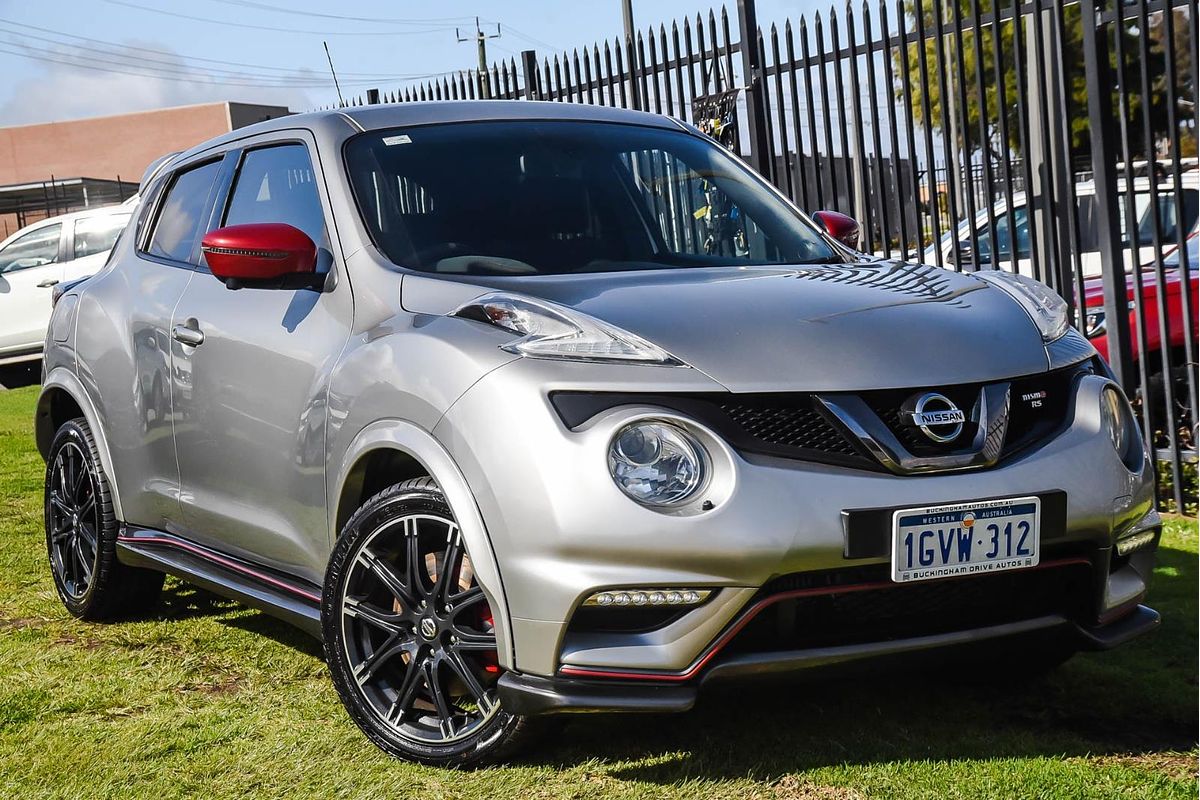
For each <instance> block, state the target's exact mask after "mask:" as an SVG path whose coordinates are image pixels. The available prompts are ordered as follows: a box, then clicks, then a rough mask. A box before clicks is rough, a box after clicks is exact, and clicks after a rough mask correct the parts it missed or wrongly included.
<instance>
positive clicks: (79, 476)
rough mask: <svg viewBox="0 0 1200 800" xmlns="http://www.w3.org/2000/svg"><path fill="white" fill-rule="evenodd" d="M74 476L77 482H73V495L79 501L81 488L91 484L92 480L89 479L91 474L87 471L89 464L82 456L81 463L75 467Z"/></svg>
mask: <svg viewBox="0 0 1200 800" xmlns="http://www.w3.org/2000/svg"><path fill="white" fill-rule="evenodd" d="M74 477H75V482H74V483H73V484H71V497H73V498H75V500H76V501H77V502H78V500H79V496H80V495H79V493H80V490H82V489H83V488H84V487H85V486H90V485H91V480H89V477H90V476H89V475H88V471H87V465H86V464H84V463H83V459H82V458H80V459H79V463H78V464H77V465H76V467H75V476H74Z"/></svg>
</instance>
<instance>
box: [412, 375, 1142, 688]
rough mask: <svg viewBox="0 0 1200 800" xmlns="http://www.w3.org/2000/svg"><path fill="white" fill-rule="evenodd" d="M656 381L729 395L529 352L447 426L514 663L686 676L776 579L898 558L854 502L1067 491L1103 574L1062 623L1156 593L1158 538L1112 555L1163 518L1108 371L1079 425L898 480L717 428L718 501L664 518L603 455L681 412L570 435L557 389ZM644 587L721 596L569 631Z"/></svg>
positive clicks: (1077, 530)
mask: <svg viewBox="0 0 1200 800" xmlns="http://www.w3.org/2000/svg"><path fill="white" fill-rule="evenodd" d="M649 378H653V380H654V381H655V391H658V392H717V391H721V390H722V387H721V386H719V385H718V384H716V383H714V382H713V381H711V380H710V379H708V378H707V377H706V376H704V375H703V374H702V373H700V372H698V371H696V370H688V369H676V370H671V369H656V368H647V367H638V366H616V365H604V366H594V365H587V364H572V363H556V362H547V361H537V360H533V359H519V360H517V361H514V362H512V363H510V364H508V365H505V366H503V367H501V368H499V369H496V370H494V371H493V372H491V373H489V374H488V375H487V376H485V377H484V378H483V379H481V380H480V381H479V382H478V383H477V384H475V385H474V386H473V387H472V389H471V390H469V391H468V392H467V393H466V394H465V395H464V396H463V397H462V398H461V399H460V400H459V401H458V402H456V403H455V405H454V406H453V407H452V408H451V409H450V410H449V411H448V412H447V413H446V415H445V416H444V417H443V419H442V420H441V421H440V422H439V424H438V425H437V427H436V428H435V430H434V433H435V435H436V436H437V437H438V438H439V440H441V441H442V442H443V443H444V444H445V446H446V447H447V449H448V450H449V451H450V453H451V454H452V455H453V457H454V458H455V460H456V462H457V463H458V465H459V467H460V468H461V470H462V472H463V474H464V477H465V478H466V479H467V482H468V483H469V484H470V486H471V488H472V491H473V492H474V495H475V499H476V502H477V504H478V506H479V510H480V512H481V514H482V516H483V519H484V521H485V523H486V525H487V528H488V534H489V536H490V538H491V542H492V546H493V548H494V551H495V553H496V558H497V562H498V563H499V565H500V572H501V575H502V579H503V596H504V598H505V600H506V602H507V605H508V611H509V615H510V620H511V626H512V639H513V644H514V649H513V653H512V654H511V656H510V658H509V659H508V661H507V663H505V664H503V666H504V667H506V668H507V669H508V670H511V671H513V672H516V673H520V674H521V675H524V676H534V677H541V678H548V679H554V680H560V679H562V678H564V677H566V676H568V675H570V674H571V673H572V672H574V673H576V674H577V675H578V674H587V675H590V676H594V677H601V676H603V675H604V674H605V673H608V674H611V675H615V676H621V675H627V674H630V673H647V674H649V675H650V676H660V677H661V676H663V675H679V674H684V673H687V672H688V671H689V670H690V669H692V668H693V667H694V666H695V664H696V663H697V661H698V659H700V658H702V657H703V655H704V654H705V653H706V652H707V651H708V650H710V649H711V646H712V644H713V642H714V641H716V640H717V639H718V638H719V637H720V636H721V635H722V634H723V632H725V631H727V630H728V629H729V626H730V625H731V624H733V622H734V620H735V619H736V618H738V616H739V614H741V613H743V612H744V611H745V609H746V608H747V605H748V604H750V603H752V602H754V601H756V594H757V593H758V592H759V591H760V589H761V587H763V586H764V585H765V584H767V583H768V582H769V581H771V580H772V579H774V578H777V577H778V576H784V575H792V574H800V573H811V572H816V571H829V570H839V569H845V568H847V567H860V566H861V567H880V566H883V565H886V563H887V561H888V557H887V554H886V553H885V552H884V553H881V552H879V551H878V550H877V549H876V550H875V551H871V550H870V549H868V550H866V551H863V552H852V551H851V549H850V548H849V541H848V539H847V536H848V533H847V528H846V526H845V523H844V519H843V512H846V511H848V510H856V509H857V510H862V509H889V508H906V507H918V506H928V505H935V504H942V503H952V502H961V501H969V500H982V499H989V498H1000V497H1010V496H1023V495H1049V494H1053V495H1055V496H1061V497H1062V498H1064V505H1065V508H1064V510H1063V512H1062V514H1061V515H1059V517H1058V520H1057V521H1056V522H1055V523H1054V525H1053V526H1052V527H1047V524H1048V523H1044V525H1043V532H1042V541H1043V544H1044V549H1045V552H1047V553H1050V552H1054V553H1062V554H1074V555H1079V554H1082V555H1083V556H1084V557H1086V558H1087V559H1088V560H1089V563H1090V564H1091V567H1092V570H1093V576H1094V580H1093V581H1092V582H1091V585H1090V587H1089V588H1088V590H1087V591H1088V594H1089V600H1090V602H1091V612H1090V613H1089V615H1088V617H1087V618H1077V619H1072V620H1067V621H1066V622H1067V623H1069V624H1077V625H1082V626H1090V628H1095V627H1096V626H1100V625H1102V624H1106V623H1108V622H1110V621H1111V620H1112V619H1113V618H1114V616H1116V615H1118V614H1120V613H1123V612H1126V611H1128V610H1129V609H1130V608H1132V607H1133V605H1134V604H1136V602H1137V601H1139V600H1140V598H1141V597H1142V596H1143V595H1144V592H1145V587H1146V580H1147V578H1148V576H1149V573H1150V563H1151V561H1152V558H1153V556H1152V551H1153V546H1150V547H1147V548H1143V550H1141V551H1139V552H1140V555H1138V556H1137V557H1136V558H1133V559H1128V560H1127V561H1128V563H1126V561H1125V560H1121V559H1115V558H1114V555H1113V552H1114V551H1113V545H1114V542H1115V541H1116V540H1117V539H1118V538H1120V537H1123V536H1127V535H1129V534H1130V533H1132V532H1135V531H1138V530H1146V529H1149V528H1155V527H1156V526H1157V524H1158V521H1157V517H1156V516H1155V515H1154V514H1153V511H1152V507H1153V496H1152V493H1153V489H1152V486H1153V484H1152V480H1151V465H1150V464H1149V463H1146V464H1145V465H1144V467H1143V469H1142V471H1141V472H1140V473H1131V472H1130V471H1129V470H1128V469H1126V468H1125V466H1124V465H1123V464H1122V463H1121V461H1120V459H1119V458H1118V457H1117V455H1116V453H1115V452H1114V451H1113V448H1112V445H1111V444H1110V443H1109V441H1108V438H1107V436H1106V435H1104V434H1103V432H1102V430H1101V427H1100V413H1099V387H1098V385H1097V383H1096V382H1092V383H1089V384H1087V385H1086V386H1084V385H1081V388H1080V392H1079V394H1078V396H1077V398H1076V407H1075V409H1074V413H1073V418H1072V420H1071V422H1070V425H1069V426H1068V427H1067V428H1066V430H1064V431H1062V432H1061V433H1060V434H1058V435H1057V436H1055V437H1054V438H1053V439H1051V440H1049V441H1047V442H1046V443H1044V444H1043V445H1041V446H1040V447H1036V448H1033V449H1031V450H1029V451H1026V452H1023V453H1022V454H1020V455H1018V456H1015V457H1014V458H1012V459H1011V460H1009V461H1007V462H1004V463H1002V464H1000V465H999V466H997V467H994V468H991V469H988V470H981V471H968V472H958V473H943V474H930V475H920V476H898V475H891V474H885V473H880V472H869V471H865V470H857V469H849V468H845V467H839V466H834V465H824V464H814V463H807V462H801V461H796V460H790V459H783V458H775V457H769V456H748V455H743V454H741V453H739V452H737V451H734V450H733V449H731V448H730V447H729V446H728V445H727V444H725V443H724V441H723V440H721V439H720V437H717V436H716V435H715V434H711V432H709V434H710V436H709V439H707V440H706V441H705V445H706V447H707V448H708V449H709V450H710V453H711V454H712V456H713V460H714V465H715V467H714V469H715V472H716V475H715V478H714V480H713V481H712V482H711V484H710V486H709V488H708V490H707V491H706V497H705V498H704V499H710V500H712V506H713V507H712V508H707V507H703V506H702V505H701V504H700V503H699V502H697V503H696V504H694V505H691V506H688V507H685V508H683V509H679V510H676V511H674V512H672V513H662V512H659V511H654V510H650V509H647V508H644V507H642V506H639V505H637V504H636V503H634V502H632V501H631V500H629V499H628V498H627V497H625V496H624V495H623V494H622V493H621V492H620V491H619V490H618V489H617V488H616V486H615V485H614V484H613V482H612V480H611V478H610V476H609V474H608V471H607V466H606V463H605V458H604V454H605V451H606V448H607V444H608V442H609V440H610V439H611V437H612V435H613V434H614V433H615V431H616V430H618V429H619V428H620V427H621V426H623V425H625V424H626V423H628V422H629V421H630V420H632V419H636V418H638V417H645V416H652V417H657V418H664V417H666V418H671V416H672V415H671V414H670V413H664V410H663V409H662V408H656V407H653V406H638V405H627V406H622V407H619V408H614V409H611V410H608V411H605V412H603V413H601V414H599V415H597V416H596V417H595V418H593V419H591V420H589V421H588V422H587V423H585V424H584V425H582V426H578V427H577V428H575V429H568V428H567V427H566V426H565V425H564V424H563V422H562V421H561V420H560V419H559V417H558V415H557V414H556V413H555V411H554V409H553V408H552V407H551V405H550V403H549V401H548V399H547V398H548V396H549V394H550V393H551V392H554V391H582V390H590V391H606V392H638V391H645V390H646V387H647V381H648V379H649ZM698 500H699V498H698ZM1046 557H1049V556H1046ZM1055 557H1057V556H1055ZM1143 562H1144V563H1143ZM639 586H641V587H653V586H663V587H695V588H710V589H716V590H718V591H717V593H716V595H715V597H714V598H713V600H711V601H710V602H708V603H707V604H705V605H703V606H701V607H699V608H697V609H695V610H693V611H690V612H688V613H686V614H685V615H684V616H682V617H681V618H679V619H676V620H674V621H672V622H670V623H669V624H667V625H665V627H659V628H655V629H653V630H648V631H645V632H639V633H628V632H623V633H619V634H614V633H597V632H586V633H579V632H576V631H573V630H571V628H570V622H571V620H572V618H573V616H574V615H575V613H576V611H577V610H578V608H579V607H580V604H581V603H582V601H583V600H584V598H586V597H587V596H588V595H590V594H591V593H593V592H595V591H598V590H603V589H611V588H622V587H639ZM1090 628H1089V629H1090ZM972 630H978V629H977V628H973V629H972ZM964 633H966V634H970V633H971V631H965V632H964ZM890 644H891V643H889V645H890ZM862 646H863V645H861V644H856V645H854V647H862ZM775 655H778V654H775ZM794 655H795V654H792V655H791V656H789V657H788V658H789V659H791V658H792V656H794ZM772 658H774V656H772ZM716 667H717V663H716V662H710V663H708V664H706V665H705V666H704V668H702V669H701V670H698V671H695V672H693V673H692V674H689V675H688V677H687V678H686V679H685V680H686V681H695V680H705V679H706V678H705V677H704V675H705V674H706V673H707V671H709V670H712V671H716ZM728 669H732V668H731V667H730V668H726V671H728ZM615 679H618V680H619V679H620V678H619V677H618V678H615ZM650 679H651V680H653V679H654V678H653V677H651V678H650ZM514 680H515V678H514ZM667 680H668V681H669V680H670V679H667Z"/></svg>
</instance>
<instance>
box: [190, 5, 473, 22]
mask: <svg viewBox="0 0 1200 800" xmlns="http://www.w3.org/2000/svg"><path fill="white" fill-rule="evenodd" d="M212 1H213V2H214V3H225V4H226V5H231V6H241V7H243V8H256V9H259V10H261V11H273V12H276V13H279V14H294V15H296V16H299V17H320V18H322V19H339V20H346V21H348V22H382V23H386V24H389V25H428V24H432V23H446V22H465V21H469V20H470V19H471V17H437V18H433V19H401V18H398V17H354V16H350V15H348V14H323V13H321V12H320V11H298V10H296V9H294V8H284V7H283V6H276V5H272V4H270V3H256V2H253V0H212Z"/></svg>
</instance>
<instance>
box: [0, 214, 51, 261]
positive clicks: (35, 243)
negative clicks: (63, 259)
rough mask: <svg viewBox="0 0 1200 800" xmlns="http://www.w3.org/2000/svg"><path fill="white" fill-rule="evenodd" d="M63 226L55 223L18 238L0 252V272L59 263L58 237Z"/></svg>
mask: <svg viewBox="0 0 1200 800" xmlns="http://www.w3.org/2000/svg"><path fill="white" fill-rule="evenodd" d="M61 233H62V225H61V224H60V223H55V224H53V225H46V226H45V227H42V228H38V229H37V230H33V231H30V232H29V233H27V234H25V235H23V236H18V237H17V238H16V239H13V240H12V241H11V242H9V243H8V246H7V247H5V248H4V249H3V250H0V272H16V271H17V270H22V269H29V268H31V267H41V266H45V265H46V264H53V263H54V262H55V261H58V237H59V236H60V235H61Z"/></svg>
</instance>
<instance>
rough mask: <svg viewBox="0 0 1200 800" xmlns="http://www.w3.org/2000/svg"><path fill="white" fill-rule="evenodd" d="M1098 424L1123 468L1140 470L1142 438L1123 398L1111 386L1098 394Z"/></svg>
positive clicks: (1131, 412) (1132, 470)
mask: <svg viewBox="0 0 1200 800" xmlns="http://www.w3.org/2000/svg"><path fill="white" fill-rule="evenodd" d="M1100 424H1101V425H1102V426H1103V428H1104V430H1105V431H1106V432H1107V433H1108V438H1109V439H1110V440H1111V441H1112V446H1113V449H1114V450H1116V451H1117V455H1118V456H1119V457H1120V458H1121V461H1122V462H1124V464H1125V466H1126V467H1127V468H1128V469H1129V470H1130V471H1131V472H1136V471H1138V470H1140V469H1141V468H1142V436H1141V433H1140V432H1139V431H1138V427H1137V422H1136V421H1135V420H1134V418H1133V410H1132V409H1131V408H1130V407H1129V403H1128V402H1126V400H1125V396H1124V395H1122V394H1121V393H1120V392H1119V391H1117V389H1116V388H1114V387H1113V386H1109V387H1107V388H1106V389H1105V390H1104V391H1103V392H1101V393H1100Z"/></svg>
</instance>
